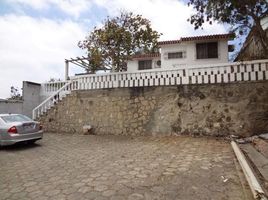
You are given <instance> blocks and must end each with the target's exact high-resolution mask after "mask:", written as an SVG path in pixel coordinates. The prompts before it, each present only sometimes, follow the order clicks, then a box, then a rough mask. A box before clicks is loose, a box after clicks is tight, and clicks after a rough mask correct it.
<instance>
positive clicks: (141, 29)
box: [78, 12, 161, 72]
mask: <svg viewBox="0 0 268 200" xmlns="http://www.w3.org/2000/svg"><path fill="white" fill-rule="evenodd" d="M160 35H161V34H159V33H158V32H157V31H155V30H153V29H152V28H151V23H150V21H149V20H148V19H145V18H143V17H142V16H141V15H134V14H133V13H125V12H121V14H120V16H117V17H114V18H109V17H107V19H106V20H105V21H104V25H103V27H101V28H97V27H95V28H94V29H93V31H91V32H90V33H89V35H88V36H87V37H86V39H85V40H84V41H80V42H79V43H78V46H79V47H80V48H82V49H86V50H87V54H88V57H89V64H90V68H91V69H90V71H91V72H94V71H96V70H97V69H98V68H103V67H105V68H107V69H112V70H113V71H120V70H124V69H125V68H126V61H127V60H128V59H129V58H130V57H131V56H132V55H134V54H137V53H139V52H142V53H152V52H157V51H158V48H157V40H158V38H159V37H160Z"/></svg>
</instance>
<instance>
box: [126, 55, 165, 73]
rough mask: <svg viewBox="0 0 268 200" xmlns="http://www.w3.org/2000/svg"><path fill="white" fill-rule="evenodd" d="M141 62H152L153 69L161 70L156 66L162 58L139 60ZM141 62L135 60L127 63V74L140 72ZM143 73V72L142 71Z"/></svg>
mask: <svg viewBox="0 0 268 200" xmlns="http://www.w3.org/2000/svg"><path fill="white" fill-rule="evenodd" d="M139 60H152V69H155V68H159V67H158V66H157V65H156V62H157V61H158V60H160V58H144V59H142V58H141V59H139ZM139 60H138V59H135V60H129V61H128V62H127V72H136V71H139V68H138V67H139ZM140 71H142V70H140Z"/></svg>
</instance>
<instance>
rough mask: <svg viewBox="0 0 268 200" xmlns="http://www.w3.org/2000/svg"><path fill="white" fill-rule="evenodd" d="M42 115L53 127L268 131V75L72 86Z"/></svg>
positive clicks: (142, 132)
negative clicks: (114, 86)
mask: <svg viewBox="0 0 268 200" xmlns="http://www.w3.org/2000/svg"><path fill="white" fill-rule="evenodd" d="M40 120H41V121H42V123H43V124H44V128H45V130H47V131H50V132H70V133H82V127H83V126H84V125H91V126H92V127H93V129H94V130H93V132H94V133H95V134H114V135H170V134H194V135H213V136H227V135H231V134H233V135H241V136H249V135H253V134H259V133H263V132H268V81H263V82H245V83H233V84H231V83H229V84H214V85H213V84H206V85H184V86H158V87H137V88H117V89H98V90H87V91H73V92H72V93H71V94H70V95H69V96H68V97H66V98H65V99H64V100H63V101H61V102H60V103H59V104H58V105H57V106H55V107H54V108H53V109H51V110H50V111H49V112H48V113H47V114H46V115H45V116H43V117H41V119H40Z"/></svg>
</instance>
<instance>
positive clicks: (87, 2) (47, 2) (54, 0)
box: [9, 0, 92, 18]
mask: <svg viewBox="0 0 268 200" xmlns="http://www.w3.org/2000/svg"><path fill="white" fill-rule="evenodd" d="M9 1H11V2H12V3H13V4H14V5H18V4H19V5H27V6H30V7H32V8H33V9H37V10H46V9H49V8H51V7H53V6H56V7H58V8H59V9H60V10H62V11H63V12H65V13H67V14H69V15H72V16H74V17H75V18H78V17H79V16H80V14H81V13H82V12H84V11H86V10H88V9H89V8H90V6H91V4H92V1H91V0H9Z"/></svg>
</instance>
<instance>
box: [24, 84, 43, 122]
mask: <svg viewBox="0 0 268 200" xmlns="http://www.w3.org/2000/svg"><path fill="white" fill-rule="evenodd" d="M40 89H41V85H40V84H38V83H33V82H28V81H23V114H24V115H27V116H28V117H32V111H33V109H34V108H35V107H36V106H38V105H39V104H40V103H41V99H40Z"/></svg>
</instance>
